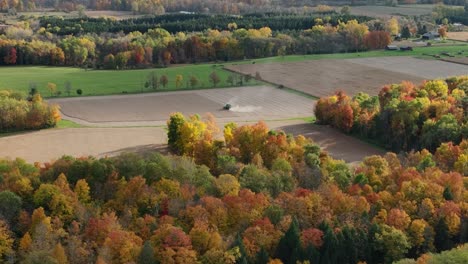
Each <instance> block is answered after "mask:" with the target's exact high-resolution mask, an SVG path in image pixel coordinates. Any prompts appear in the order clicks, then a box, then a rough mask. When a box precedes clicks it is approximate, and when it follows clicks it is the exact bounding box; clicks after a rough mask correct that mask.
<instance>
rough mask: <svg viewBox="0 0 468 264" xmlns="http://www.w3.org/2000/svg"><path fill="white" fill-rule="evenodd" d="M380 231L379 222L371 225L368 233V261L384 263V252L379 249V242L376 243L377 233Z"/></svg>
mask: <svg viewBox="0 0 468 264" xmlns="http://www.w3.org/2000/svg"><path fill="white" fill-rule="evenodd" d="M378 232H380V226H379V225H377V224H372V225H371V226H370V227H369V232H368V233H367V241H368V246H367V250H366V254H365V255H366V256H367V257H366V259H365V260H366V261H367V263H384V254H383V252H380V251H379V250H378V249H377V244H376V243H375V234H376V233H378Z"/></svg>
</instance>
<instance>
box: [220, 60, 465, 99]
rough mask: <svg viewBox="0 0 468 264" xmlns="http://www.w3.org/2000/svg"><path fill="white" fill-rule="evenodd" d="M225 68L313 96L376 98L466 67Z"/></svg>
mask: <svg viewBox="0 0 468 264" xmlns="http://www.w3.org/2000/svg"><path fill="white" fill-rule="evenodd" d="M227 68H228V69H229V70H233V71H236V72H240V73H243V74H251V75H253V76H255V73H256V72H259V73H260V76H261V77H262V79H263V80H266V81H267V82H271V83H275V84H282V85H284V86H286V87H289V88H292V89H296V90H299V91H302V92H305V93H308V94H311V95H313V96H317V97H321V96H327V95H330V94H333V93H334V92H335V91H337V90H344V91H345V92H346V93H347V94H351V95H354V94H356V93H358V92H361V91H362V92H366V93H369V94H372V95H376V94H377V93H378V92H379V90H380V89H381V87H382V86H383V85H385V84H389V83H399V82H401V81H402V80H408V81H413V82H416V83H418V82H421V81H423V80H424V79H434V78H439V77H447V76H452V75H461V74H467V73H468V67H466V66H463V65H457V64H453V63H448V62H442V61H435V60H421V59H415V58H411V57H377V58H362V59H361V58H359V59H346V60H311V61H303V62H286V63H272V64H244V65H233V66H228V67H227Z"/></svg>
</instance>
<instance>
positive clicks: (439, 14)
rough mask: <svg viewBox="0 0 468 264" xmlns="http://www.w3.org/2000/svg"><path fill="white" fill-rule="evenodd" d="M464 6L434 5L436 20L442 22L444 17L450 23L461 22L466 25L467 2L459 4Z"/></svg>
mask: <svg viewBox="0 0 468 264" xmlns="http://www.w3.org/2000/svg"><path fill="white" fill-rule="evenodd" d="M459 5H461V6H463V5H464V7H449V6H443V5H438V6H436V7H434V10H433V11H434V13H435V14H436V17H435V18H436V22H437V23H439V24H442V20H443V19H444V18H446V19H447V20H448V22H450V23H461V24H464V25H468V3H467V2H466V1H465V3H461V4H459Z"/></svg>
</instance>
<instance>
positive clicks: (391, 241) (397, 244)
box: [375, 225, 411, 263]
mask: <svg viewBox="0 0 468 264" xmlns="http://www.w3.org/2000/svg"><path fill="white" fill-rule="evenodd" d="M375 242H376V245H377V248H378V249H379V250H380V251H381V252H383V253H384V258H385V262H386V263H392V262H393V261H396V260H399V259H401V258H402V257H403V256H404V255H405V254H406V253H407V252H408V249H409V248H410V246H411V245H410V243H409V241H408V237H407V236H406V235H405V233H403V232H402V231H401V230H398V229H396V228H394V227H391V226H388V225H383V226H382V229H381V230H380V232H378V233H376V234H375Z"/></svg>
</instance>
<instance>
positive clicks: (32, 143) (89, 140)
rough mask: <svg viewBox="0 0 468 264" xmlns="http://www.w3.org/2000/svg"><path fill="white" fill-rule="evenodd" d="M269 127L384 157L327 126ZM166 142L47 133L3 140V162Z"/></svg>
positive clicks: (340, 149) (136, 134)
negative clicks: (7, 159)
mask: <svg viewBox="0 0 468 264" xmlns="http://www.w3.org/2000/svg"><path fill="white" fill-rule="evenodd" d="M220 125H222V124H220ZM267 125H268V126H269V127H270V128H272V129H281V130H284V131H285V132H288V133H293V134H295V135H297V134H304V135H305V136H307V137H310V138H312V139H313V140H314V141H315V142H317V143H318V144H319V145H320V146H321V147H322V148H324V149H325V150H326V151H328V152H329V153H330V154H331V155H332V156H333V157H335V158H339V159H344V160H345V161H347V162H350V163H355V162H358V161H360V160H362V158H363V157H365V156H369V155H381V154H384V153H385V152H384V151H381V150H379V149H377V148H374V147H372V146H371V145H368V144H367V143H364V142H362V141H359V140H358V139H355V138H352V137H349V136H347V135H344V134H342V133H340V132H339V131H336V130H334V129H332V128H329V127H326V126H317V125H312V124H308V123H304V121H300V120H295V121H294V120H290V121H271V122H267ZM166 141H167V138H166V131H165V130H164V128H162V127H138V128H129V127H126V128H66V129H46V130H41V131H37V132H30V133H25V134H21V135H15V136H9V137H3V138H0V158H6V157H8V158H16V157H21V158H23V159H25V160H26V161H28V162H35V161H39V162H49V161H51V160H54V159H57V158H59V157H61V156H63V155H71V156H77V157H80V156H89V155H92V156H96V157H104V156H115V155H118V154H120V153H122V152H137V153H142V154H144V153H146V152H149V151H162V152H165V151H166V149H165V144H166Z"/></svg>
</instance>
